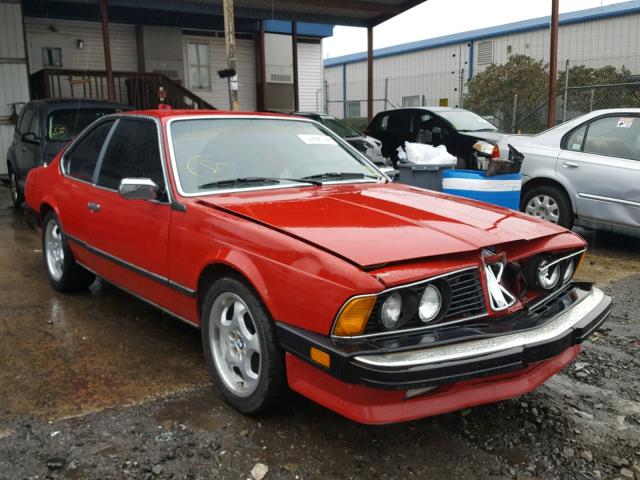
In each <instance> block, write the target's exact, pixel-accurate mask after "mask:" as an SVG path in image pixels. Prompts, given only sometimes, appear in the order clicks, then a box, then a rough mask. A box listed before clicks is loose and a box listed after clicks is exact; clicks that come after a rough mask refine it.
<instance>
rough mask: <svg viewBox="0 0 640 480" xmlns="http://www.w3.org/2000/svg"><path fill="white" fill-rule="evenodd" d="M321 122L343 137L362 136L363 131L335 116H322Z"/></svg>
mask: <svg viewBox="0 0 640 480" xmlns="http://www.w3.org/2000/svg"><path fill="white" fill-rule="evenodd" d="M320 122H321V123H322V124H323V125H326V126H327V127H328V128H329V129H330V130H331V131H332V132H333V133H336V134H338V135H340V136H341V137H342V138H347V137H361V136H362V133H360V132H359V131H358V130H356V129H355V128H353V127H352V126H351V125H349V124H348V123H345V122H343V121H342V120H338V119H337V118H333V117H320Z"/></svg>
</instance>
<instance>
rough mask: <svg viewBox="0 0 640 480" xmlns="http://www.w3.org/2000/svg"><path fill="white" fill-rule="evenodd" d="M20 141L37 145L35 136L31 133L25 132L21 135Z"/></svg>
mask: <svg viewBox="0 0 640 480" xmlns="http://www.w3.org/2000/svg"><path fill="white" fill-rule="evenodd" d="M22 141H23V142H27V143H38V139H37V138H36V134H35V133H33V132H27V133H23V134H22Z"/></svg>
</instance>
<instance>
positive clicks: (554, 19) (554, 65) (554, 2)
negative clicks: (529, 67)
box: [547, 0, 560, 128]
mask: <svg viewBox="0 0 640 480" xmlns="http://www.w3.org/2000/svg"><path fill="white" fill-rule="evenodd" d="M559 3H560V0H551V47H550V52H549V108H548V115H547V126H548V127H549V128H551V127H555V125H556V97H557V80H558V4H559Z"/></svg>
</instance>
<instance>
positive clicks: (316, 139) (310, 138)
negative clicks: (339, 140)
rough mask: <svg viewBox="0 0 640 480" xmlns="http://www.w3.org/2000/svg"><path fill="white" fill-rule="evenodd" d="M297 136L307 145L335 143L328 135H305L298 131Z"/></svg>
mask: <svg viewBox="0 0 640 480" xmlns="http://www.w3.org/2000/svg"><path fill="white" fill-rule="evenodd" d="M298 138H299V139H300V140H302V141H303V142H304V143H306V144H307V145H336V142H335V140H334V139H333V138H331V137H329V136H328V135H307V134H304V133H299V134H298Z"/></svg>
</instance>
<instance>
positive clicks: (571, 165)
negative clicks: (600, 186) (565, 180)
mask: <svg viewBox="0 0 640 480" xmlns="http://www.w3.org/2000/svg"><path fill="white" fill-rule="evenodd" d="M562 167H563V168H579V167H580V165H578V164H577V163H574V162H564V163H563V164H562Z"/></svg>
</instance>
